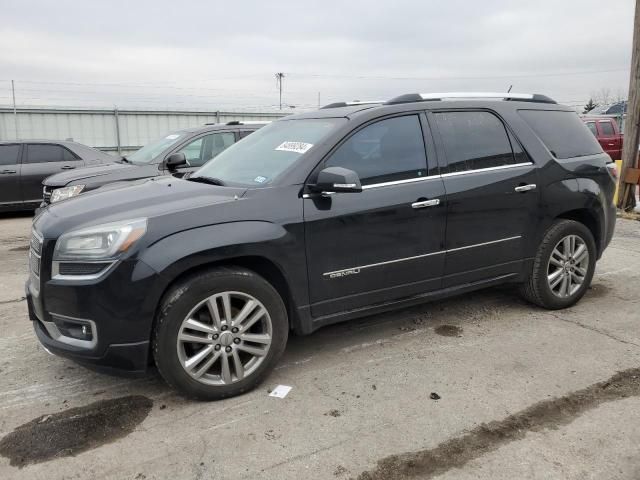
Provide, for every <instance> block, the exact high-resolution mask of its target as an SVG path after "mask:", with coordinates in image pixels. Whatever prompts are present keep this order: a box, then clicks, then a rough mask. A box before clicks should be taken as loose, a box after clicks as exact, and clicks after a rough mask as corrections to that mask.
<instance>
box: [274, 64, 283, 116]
mask: <svg viewBox="0 0 640 480" xmlns="http://www.w3.org/2000/svg"><path fill="white" fill-rule="evenodd" d="M283 79H284V73H282V72H278V73H276V86H277V87H278V89H279V90H280V110H282V81H283Z"/></svg>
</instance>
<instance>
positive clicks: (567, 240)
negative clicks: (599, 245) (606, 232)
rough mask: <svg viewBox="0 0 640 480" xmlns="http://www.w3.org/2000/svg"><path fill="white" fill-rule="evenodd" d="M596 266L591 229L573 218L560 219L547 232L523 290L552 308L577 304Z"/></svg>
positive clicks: (589, 282) (534, 300) (527, 296)
mask: <svg viewBox="0 0 640 480" xmlns="http://www.w3.org/2000/svg"><path fill="white" fill-rule="evenodd" d="M595 266H596V244H595V241H594V239H593V235H592V234H591V231H590V230H589V229H588V228H587V227H586V226H585V225H583V224H582V223H579V222H576V221H574V220H558V221H556V222H555V223H554V224H553V225H552V226H551V227H550V228H549V230H547V232H546V233H545V236H544V238H543V239H542V242H541V244H540V246H539V247H538V251H537V254H536V257H535V259H534V262H533V268H532V271H531V273H530V274H529V277H528V279H527V281H526V282H525V284H524V285H523V286H522V289H521V292H522V294H523V296H524V298H525V299H526V300H528V301H530V302H532V303H535V304H536V305H539V306H541V307H543V308H547V309H550V310H557V309H561V308H567V307H570V306H571V305H574V304H575V303H576V302H577V301H578V300H580V299H581V298H582V296H583V295H584V294H585V292H586V291H587V289H588V288H589V285H590V284H591V280H592V279H593V274H594V271H595Z"/></svg>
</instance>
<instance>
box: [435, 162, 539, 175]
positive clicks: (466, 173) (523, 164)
mask: <svg viewBox="0 0 640 480" xmlns="http://www.w3.org/2000/svg"><path fill="white" fill-rule="evenodd" d="M532 165H533V163H532V162H523V163H514V164H513V165H500V166H498V167H487V168H478V169H475V170H465V171H463V172H451V173H443V174H442V175H440V177H442V178H446V177H456V176H458V175H469V174H471V173H482V172H492V171H495V170H507V169H509V168H517V167H526V166H532Z"/></svg>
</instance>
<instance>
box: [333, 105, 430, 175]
mask: <svg viewBox="0 0 640 480" xmlns="http://www.w3.org/2000/svg"><path fill="white" fill-rule="evenodd" d="M325 166H326V167H344V168H348V169H349V170H353V171H354V172H356V173H357V174H358V176H359V177H360V181H361V183H362V184H363V185H371V184H374V183H383V182H391V181H396V180H405V179H409V178H417V177H421V176H423V175H426V171H427V156H426V153H425V148H424V140H423V137H422V128H421V127H420V120H419V119H418V116H417V115H409V116H406V117H395V118H390V119H388V120H381V121H379V122H376V123H372V124H371V125H368V126H366V127H364V128H363V129H362V130H359V131H358V132H356V133H355V134H353V135H352V136H351V137H350V138H349V139H348V140H347V141H346V142H345V143H343V144H342V145H341V146H340V147H339V148H338V149H337V150H336V151H335V152H334V153H333V155H331V157H330V158H329V159H328V160H327V161H326V162H325Z"/></svg>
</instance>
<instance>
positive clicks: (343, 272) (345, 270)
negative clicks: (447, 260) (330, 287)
mask: <svg viewBox="0 0 640 480" xmlns="http://www.w3.org/2000/svg"><path fill="white" fill-rule="evenodd" d="M518 238H522V235H516V236H514V237H508V238H501V239H499V240H492V241H490V242H483V243H476V244H473V245H467V246H466V247H458V248H451V249H449V250H441V251H439V252H431V253H425V254H423V255H415V256H413V257H405V258H397V259H395V260H387V261H386V262H378V263H371V264H369V265H361V266H359V267H350V268H343V269H341V270H334V271H332V272H326V273H323V274H322V275H323V276H324V277H329V278H337V277H344V276H347V275H354V274H358V273H360V271H361V270H364V269H366V268H372V267H380V266H382V265H389V264H391V263H399V262H407V261H409V260H416V259H418V258H424V257H431V256H433V255H442V254H443V253H449V252H457V251H459V250H467V249H469V248H476V247H483V246H485V245H492V244H494V243H501V242H508V241H511V240H516V239H518Z"/></svg>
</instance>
